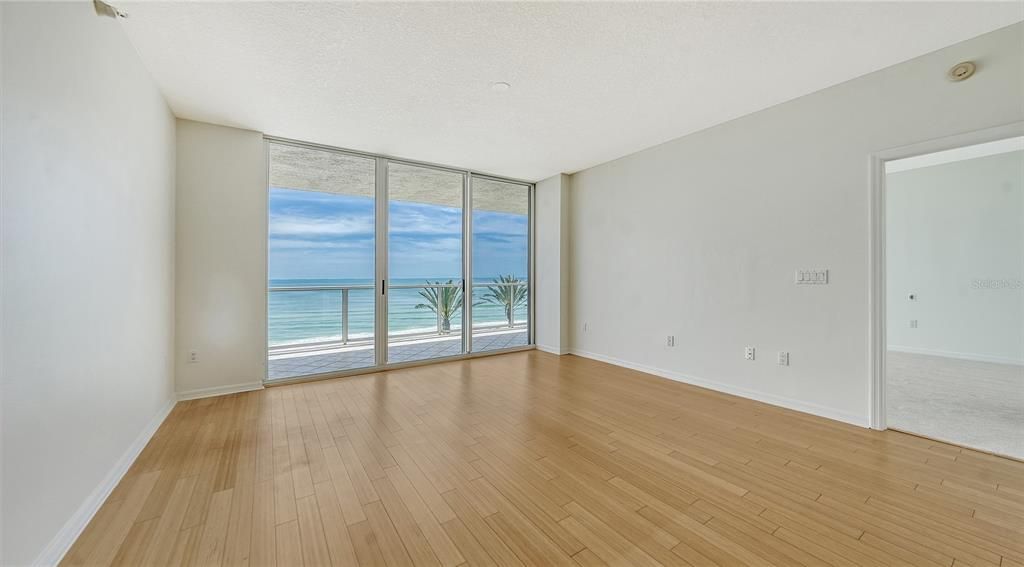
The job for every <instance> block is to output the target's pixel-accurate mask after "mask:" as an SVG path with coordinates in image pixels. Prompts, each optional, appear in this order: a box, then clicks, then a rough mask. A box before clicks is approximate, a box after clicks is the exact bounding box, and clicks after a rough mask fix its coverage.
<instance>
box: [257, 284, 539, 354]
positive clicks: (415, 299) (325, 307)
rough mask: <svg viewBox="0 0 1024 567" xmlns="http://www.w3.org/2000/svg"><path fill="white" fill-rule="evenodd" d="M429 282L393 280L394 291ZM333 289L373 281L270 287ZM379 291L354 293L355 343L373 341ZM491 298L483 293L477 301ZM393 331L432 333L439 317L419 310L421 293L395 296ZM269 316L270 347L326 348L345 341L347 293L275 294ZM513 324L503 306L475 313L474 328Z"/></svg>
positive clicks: (522, 311)
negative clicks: (343, 297) (323, 343)
mask: <svg viewBox="0 0 1024 567" xmlns="http://www.w3.org/2000/svg"><path fill="white" fill-rule="evenodd" d="M429 280H430V281H431V282H436V281H439V280H440V281H441V282H447V281H448V278H429ZM426 281H427V279H425V278H416V279H413V278H406V279H392V280H391V282H390V283H391V285H406V284H422V283H426ZM491 281H492V279H491V278H483V279H480V278H478V279H477V280H476V282H477V283H490V282H491ZM328 285H331V286H333V285H371V286H372V285H373V281H372V280H360V279H272V280H270V287H272V288H273V287H309V286H328ZM375 291H376V290H374V289H358V290H351V291H349V331H348V335H349V340H353V339H358V338H369V337H371V336H373V302H374V299H375V297H376V295H375ZM485 293H486V288H482V287H477V288H476V289H475V291H474V295H475V298H476V301H477V302H478V301H480V297H481V296H482V295H483V294H485ZM388 296H389V302H390V303H389V304H388V328H389V334H390V335H397V334H403V333H416V332H430V331H433V330H436V329H437V317H436V315H434V312H433V311H431V310H429V309H416V308H415V307H416V305H417V304H419V303H424V299H423V298H422V297H421V296H420V294H419V290H416V289H392V290H389V294H388ZM267 307H268V313H269V317H268V318H269V343H270V346H277V345H282V344H289V343H300V342H321V341H330V340H338V339H340V338H341V291H339V290H324V291H289V292H271V293H270V294H269V298H268V301H267ZM526 318H527V306H526V305H525V304H524V305H522V306H521V307H519V308H518V309H517V310H516V313H515V320H516V323H525V322H526ZM461 323H462V315H461V311H460V313H459V315H458V316H457V317H456V318H455V319H453V320H452V328H453V329H458V328H460V327H461ZM502 324H507V321H506V319H505V311H504V309H503V308H502V307H501V306H500V305H493V304H486V303H485V304H483V305H478V306H476V307H474V308H473V326H474V327H480V326H488V325H502Z"/></svg>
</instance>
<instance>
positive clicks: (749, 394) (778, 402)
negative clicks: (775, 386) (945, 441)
mask: <svg viewBox="0 0 1024 567" xmlns="http://www.w3.org/2000/svg"><path fill="white" fill-rule="evenodd" d="M569 352H570V353H571V354H574V355H576V356H582V357H584V358H590V359H593V360H599V361H601V362H607V363H608V364H614V365H615V366H622V367H624V368H630V369H632V370H639V371H640V372H646V373H647V374H653V375H655V376H660V377H662V378H668V379H669V380H675V381H676V382H683V383H684V384H690V385H693V386H700V387H701V388H707V389H709V390H714V391H716V392H722V393H724V394H732V395H734V396H739V397H741V398H747V399H750V400H756V401H758V402H764V403H766V404H771V405H773V406H779V407H783V408H786V409H791V410H796V411H799V412H803V413H809V414H811V415H816V416H818V417H824V418H828V419H834V420H836V421H841V422H843V423H849V424H851V425H856V426H858V427H865V428H866V427H869V425H870V424H869V423H868V416H867V415H858V414H854V413H850V412H846V411H842V410H837V409H834V408H830V407H826V406H821V405H818V404H812V403H809V402H804V401H801V400H794V399H793V398H787V397H784V396H777V395H775V394H768V393H765V392H758V391H757V390H750V389H747V388H740V387H737V386H733V385H730V384H725V383H722V382H716V381H714V380H705V379H703V378H695V377H693V376H686V375H684V374H680V373H678V372H673V371H670V370H663V369H661V368H655V367H653V366H647V365H644V364H638V363H635V362H630V361H628V360H622V359H619V358H614V357H611V356H605V355H603V354H598V353H595V352H587V351H584V350H579V349H571V350H570V351H569Z"/></svg>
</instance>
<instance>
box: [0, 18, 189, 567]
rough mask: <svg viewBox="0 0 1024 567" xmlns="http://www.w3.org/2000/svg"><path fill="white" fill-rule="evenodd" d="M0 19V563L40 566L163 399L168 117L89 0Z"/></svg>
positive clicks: (143, 434)
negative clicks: (0, 543)
mask: <svg viewBox="0 0 1024 567" xmlns="http://www.w3.org/2000/svg"><path fill="white" fill-rule="evenodd" d="M0 10H2V13H3V29H2V36H3V40H2V41H3V78H2V84H3V102H2V114H3V128H2V129H3V133H2V158H0V162H2V171H3V173H2V180H0V181H2V201H0V211H2V212H0V227H2V228H0V234H2V236H0V242H2V250H0V265H2V275H0V289H2V299H0V321H2V323H0V334H2V336H0V343H2V344H3V351H4V353H3V354H4V356H3V359H2V379H3V384H2V389H3V390H2V398H3V401H2V408H3V409H2V413H3V423H2V427H0V429H2V437H3V455H2V461H3V486H2V490H3V510H2V517H3V527H4V529H3V538H4V545H3V556H2V557H0V563H2V564H4V565H24V564H28V563H31V562H33V561H36V560H42V561H53V560H56V559H57V558H58V557H59V555H60V554H61V553H62V552H63V551H64V550H65V549H66V546H67V545H69V544H70V543H71V542H72V541H73V540H74V538H75V536H77V530H78V529H81V528H82V527H84V523H85V521H87V520H88V519H89V516H90V515H91V513H92V511H93V510H94V509H95V507H96V506H98V505H99V504H100V503H101V502H102V500H103V498H104V497H105V496H106V491H107V490H109V489H111V488H113V484H114V483H116V482H117V480H118V479H119V476H120V473H121V472H123V470H124V469H125V468H126V467H127V466H128V465H129V464H130V463H131V460H132V459H133V458H134V456H135V454H136V452H137V451H138V450H140V449H141V448H142V445H143V444H144V443H145V442H146V440H147V439H148V436H149V434H151V433H152V432H153V430H154V429H155V427H156V426H157V425H158V424H159V423H160V421H161V420H162V418H163V417H164V415H165V414H166V412H167V411H168V410H169V409H170V407H171V404H172V403H173V396H174V394H173V373H174V367H173V365H174V361H173V357H172V329H173V326H174V303H173V302H174V291H173V285H174V118H173V116H172V115H171V113H170V111H169V110H168V108H167V105H166V104H165V103H164V100H163V97H162V96H161V94H160V93H159V92H158V90H157V88H156V87H155V85H154V83H153V82H152V80H151V79H150V77H149V74H148V73H147V72H146V70H145V69H144V68H143V66H142V64H141V62H140V61H139V59H138V58H137V56H136V54H135V50H134V49H133V48H132V46H131V45H130V44H129V43H128V41H127V39H126V37H125V36H124V34H123V33H122V30H121V28H120V24H119V23H118V22H117V21H115V20H112V19H109V18H99V17H97V16H96V15H95V13H94V11H93V7H92V4H91V3H84V2H83V3H73V4H71V3H62V4H51V3H24V4H11V3H4V4H2V5H0Z"/></svg>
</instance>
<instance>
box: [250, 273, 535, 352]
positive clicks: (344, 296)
mask: <svg viewBox="0 0 1024 567" xmlns="http://www.w3.org/2000/svg"><path fill="white" fill-rule="evenodd" d="M471 286H472V288H473V289H474V290H477V289H479V288H497V287H511V288H513V290H514V289H519V288H526V286H527V282H525V281H514V282H474V283H472V284H471ZM462 287H463V285H462V284H461V283H450V284H448V283H422V284H389V285H388V289H389V290H410V289H412V290H428V289H432V290H435V291H436V292H438V293H440V290H442V289H462ZM362 290H369V291H370V292H371V293H375V292H376V291H375V290H376V286H374V285H373V284H342V285H313V286H278V287H270V288H269V289H268V292H269V294H271V295H272V294H275V293H309V292H323V293H327V292H336V293H338V294H340V296H341V309H340V312H339V313H338V316H339V318H340V323H341V337H340V339H341V340H340V343H341V344H342V345H349V344H366V343H370V342H372V340H373V339H372V338H365V337H356V338H354V339H353V338H351V337H350V329H351V325H350V313H349V306H350V296H351V293H352V292H354V291H362ZM466 300H469V301H473V300H474V299H473V298H465V297H464V298H463V301H466ZM424 303H426V302H425V301H424ZM490 305H495V304H493V303H492V304H490ZM518 307H520V308H522V307H525V302H524V303H523V304H522V305H521V306H518ZM461 309H462V308H461V307H460V308H459V311H461ZM514 311H515V309H513V312H514ZM450 323H451V324H453V325H454V324H455V323H461V317H458V319H456V318H455V317H453V318H452V320H451V321H450ZM436 324H437V327H436V331H435V332H434V333H429V334H428V335H429V336H444V335H447V334H448V331H446V330H445V328H444V327H445V325H444V319H443V317H442V316H441V313H440V312H436ZM525 326H526V321H515V315H514V314H513V325H512V326H511V327H510V326H509V325H508V324H495V323H489V324H482V325H481V324H476V323H474V324H473V325H472V330H473V331H481V330H496V329H501V328H525ZM456 328H459V327H456ZM423 336H424V334H423V333H419V334H410V333H389V334H388V340H389V341H392V340H396V339H397V340H402V339H413V338H421V337H423ZM337 343H338V341H336V340H329V341H319V342H309V341H295V342H291V343H283V344H277V345H274V347H273V348H278V349H280V348H289V347H295V346H299V345H301V346H309V347H313V346H316V345H324V344H335V345H336V344H337Z"/></svg>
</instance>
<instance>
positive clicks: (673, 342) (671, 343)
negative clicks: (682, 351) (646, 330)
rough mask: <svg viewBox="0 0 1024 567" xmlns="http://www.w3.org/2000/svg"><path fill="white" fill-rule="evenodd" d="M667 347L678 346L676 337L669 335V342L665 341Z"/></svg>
mask: <svg viewBox="0 0 1024 567" xmlns="http://www.w3.org/2000/svg"><path fill="white" fill-rule="evenodd" d="M665 346H676V336H675V335H669V336H668V340H666V341H665Z"/></svg>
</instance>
